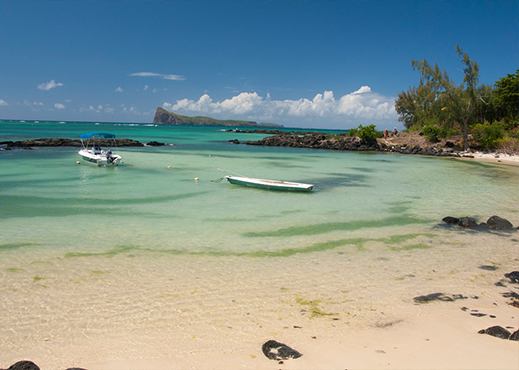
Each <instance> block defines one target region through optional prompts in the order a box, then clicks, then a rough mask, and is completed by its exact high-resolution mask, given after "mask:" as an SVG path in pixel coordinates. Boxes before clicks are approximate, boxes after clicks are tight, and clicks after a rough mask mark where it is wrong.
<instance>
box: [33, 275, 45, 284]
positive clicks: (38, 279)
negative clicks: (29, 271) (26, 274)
mask: <svg viewBox="0 0 519 370" xmlns="http://www.w3.org/2000/svg"><path fill="white" fill-rule="evenodd" d="M43 279H45V278H42V277H40V276H38V275H36V276H35V277H34V278H33V279H32V281H33V282H35V283H36V282H37V281H40V280H43Z"/></svg>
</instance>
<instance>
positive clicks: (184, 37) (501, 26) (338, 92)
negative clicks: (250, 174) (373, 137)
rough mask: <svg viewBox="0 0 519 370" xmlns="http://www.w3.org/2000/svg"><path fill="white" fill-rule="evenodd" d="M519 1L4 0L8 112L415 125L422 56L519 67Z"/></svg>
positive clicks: (15, 115) (458, 71) (487, 68)
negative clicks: (402, 97) (411, 115)
mask: <svg viewBox="0 0 519 370" xmlns="http://www.w3.org/2000/svg"><path fill="white" fill-rule="evenodd" d="M518 36H519V1H506V0H502V1H475V0H474V1H468V0H467V1H433V0H430V1H425V0H424V1H403V0H399V1H396V0H395V1H391V0H387V1H370V0H363V1H354V0H351V1H349V0H343V1H341V0H335V1H325V0H322V1H321V0H320V1H317V0H314V1H311V0H308V1H302V0H301V1H299V0H289V1H284V0H276V1H274V0H261V1H259V0H258V1H255V0H243V1H239V0H187V1H181V0H172V1H166V0H140V1H131V0H128V1H117V0H112V1H93V0H91V1H88V0H84V1H45V0H43V1H14V0H0V51H1V56H0V119H13V120H52V121H88V122H135V123H151V122H152V121H153V118H154V115H155V111H156V109H157V107H162V108H165V109H167V110H169V111H173V112H175V113H178V114H182V115H187V116H210V117H213V118H217V119H240V120H250V121H255V122H258V123H276V124H281V125H284V126H286V127H301V128H329V129H349V128H352V127H357V126H359V125H363V126H366V125H369V124H375V125H376V126H377V129H379V130H383V129H385V128H388V129H392V128H393V127H395V126H396V127H398V128H399V129H400V130H401V129H403V125H402V123H401V122H400V121H398V115H397V113H396V112H395V110H394V104H395V99H396V98H397V96H398V94H399V93H400V92H402V91H406V90H407V89H408V88H409V87H412V86H417V85H418V83H419V78H420V76H419V74H418V73H417V71H414V70H413V69H412V67H411V61H412V60H419V61H422V60H423V59H427V61H428V62H429V63H431V64H434V63H438V65H439V66H440V68H442V69H445V70H446V71H447V72H448V74H449V75H450V77H451V78H452V79H453V80H454V81H455V82H456V83H457V84H461V83H462V80H463V72H462V68H463V65H462V63H461V59H460V58H459V57H458V55H457V54H456V51H455V47H456V45H459V46H460V47H461V48H462V50H463V51H464V52H465V53H467V54H468V55H469V56H470V58H471V60H474V61H476V62H477V63H478V64H479V67H480V83H482V84H485V85H493V84H494V83H495V82H496V81H497V80H498V79H500V78H502V77H506V76H507V74H511V73H515V72H516V70H517V69H518V68H519V41H518V40H519V38H518Z"/></svg>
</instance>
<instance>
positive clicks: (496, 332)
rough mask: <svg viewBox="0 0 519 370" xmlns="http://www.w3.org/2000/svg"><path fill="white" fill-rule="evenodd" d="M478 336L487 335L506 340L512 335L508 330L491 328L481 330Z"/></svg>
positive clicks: (498, 327) (499, 327) (497, 327)
mask: <svg viewBox="0 0 519 370" xmlns="http://www.w3.org/2000/svg"><path fill="white" fill-rule="evenodd" d="M478 333H479V334H488V335H491V336H493V337H497V338H501V339H508V338H510V336H511V335H512V333H510V332H509V331H508V330H506V329H505V328H503V327H502V326H491V327H490V328H487V329H481V330H480V331H478Z"/></svg>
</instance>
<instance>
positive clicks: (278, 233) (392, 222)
mask: <svg viewBox="0 0 519 370" xmlns="http://www.w3.org/2000/svg"><path fill="white" fill-rule="evenodd" d="M429 222H431V221H430V220H424V219H420V218H416V217H412V216H406V215H401V216H394V217H387V218H383V219H381V220H370V221H350V222H327V223H322V224H315V225H305V226H293V227H287V228H284V229H278V230H274V231H263V232H248V233H243V234H242V236H245V237H248V238H259V237H287V236H310V235H318V234H326V233H330V232H334V231H354V230H359V229H363V228H380V227H387V226H404V225H412V224H425V223H429Z"/></svg>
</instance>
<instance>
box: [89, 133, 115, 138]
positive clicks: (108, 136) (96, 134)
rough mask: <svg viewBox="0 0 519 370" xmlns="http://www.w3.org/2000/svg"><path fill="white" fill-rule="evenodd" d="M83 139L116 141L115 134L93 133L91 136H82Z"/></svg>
mask: <svg viewBox="0 0 519 370" xmlns="http://www.w3.org/2000/svg"><path fill="white" fill-rule="evenodd" d="M80 138H81V139H90V138H104V139H115V135H114V134H108V133H106V132H91V133H89V134H82V135H81V136H80Z"/></svg>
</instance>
